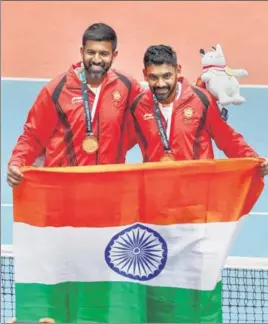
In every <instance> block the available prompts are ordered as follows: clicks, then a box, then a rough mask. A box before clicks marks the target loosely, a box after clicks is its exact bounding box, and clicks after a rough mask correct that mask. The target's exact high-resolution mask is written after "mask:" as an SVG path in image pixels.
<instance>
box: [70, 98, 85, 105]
mask: <svg viewBox="0 0 268 324" xmlns="http://www.w3.org/2000/svg"><path fill="white" fill-rule="evenodd" d="M82 101H83V98H82V97H73V98H72V104H75V103H78V102H82Z"/></svg>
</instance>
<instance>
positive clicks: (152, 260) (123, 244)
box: [105, 224, 168, 281]
mask: <svg viewBox="0 0 268 324" xmlns="http://www.w3.org/2000/svg"><path fill="white" fill-rule="evenodd" d="M167 254H168V248H167V244H166V242H165V240H164V239H163V237H162V236H161V235H160V234H159V233H157V232H156V231H154V230H153V229H151V228H149V227H147V226H144V225H141V224H135V225H133V226H130V227H128V228H126V229H124V230H123V231H121V232H120V233H118V234H116V235H115V236H114V237H112V239H111V240H110V242H109V243H108V245H107V247H106V249H105V261H106V263H107V264H108V266H109V267H110V268H111V269H112V270H114V271H115V272H116V273H118V274H120V275H122V276H124V277H127V278H130V279H134V280H139V281H146V280H150V279H153V278H155V277H156V276H158V275H159V274H160V272H161V271H162V270H163V269H164V267H165V265H166V262H167Z"/></svg>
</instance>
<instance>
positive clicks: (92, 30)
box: [82, 23, 117, 51]
mask: <svg viewBox="0 0 268 324" xmlns="http://www.w3.org/2000/svg"><path fill="white" fill-rule="evenodd" d="M89 40H93V41H110V42H112V48H113V51H115V50H116V47H117V35H116V32H115V31H114V29H113V28H112V27H111V26H108V25H106V24H104V23H96V24H93V25H91V26H89V27H88V28H87V29H86V30H85V32H84V34H83V38H82V44H83V46H85V45H86V42H87V41H89Z"/></svg>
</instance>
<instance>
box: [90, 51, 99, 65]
mask: <svg viewBox="0 0 268 324" xmlns="http://www.w3.org/2000/svg"><path fill="white" fill-rule="evenodd" d="M92 62H93V63H94V64H100V63H101V57H100V55H99V54H98V53H96V54H95V55H94V56H93V58H92Z"/></svg>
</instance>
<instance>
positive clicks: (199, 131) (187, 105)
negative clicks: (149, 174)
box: [131, 78, 258, 162]
mask: <svg viewBox="0 0 268 324" xmlns="http://www.w3.org/2000/svg"><path fill="white" fill-rule="evenodd" d="M181 82H182V90H181V95H180V97H179V98H178V100H176V101H175V102H174V106H173V113H172V121H171V130H170V141H169V142H170V146H171V150H172V153H173V155H174V157H175V159H176V160H192V159H213V158H214V154H213V147H212V139H213V140H214V141H215V143H216V145H217V147H218V148H219V149H220V150H222V151H223V152H224V153H225V155H226V156H227V157H229V158H237V157H258V154H257V153H256V152H255V151H254V150H253V149H252V148H251V147H250V146H249V145H248V144H247V143H246V142H245V140H244V139H243V137H242V135H241V134H239V133H237V132H235V131H234V129H233V128H232V127H231V126H229V125H228V124H227V123H226V122H225V121H224V120H223V119H222V118H221V116H220V111H219V108H218V106H217V104H216V102H215V99H214V98H213V96H211V95H210V94H209V92H208V91H207V90H205V89H202V88H199V87H192V86H191V85H190V84H189V83H188V82H187V80H186V79H185V78H181ZM131 110H132V114H133V117H134V123H135V127H136V131H137V136H138V143H139V146H140V148H141V151H142V154H143V159H144V162H156V161H159V160H160V159H161V158H162V156H163V155H164V147H163V144H162V142H161V138H160V135H159V132H158V128H157V124H156V121H155V119H154V117H153V116H154V114H153V97H152V93H151V91H150V90H146V91H145V92H144V93H141V94H140V95H139V96H138V97H137V98H136V99H135V101H134V104H133V106H132V108H131ZM162 121H163V123H164V125H165V119H164V117H163V116H162Z"/></svg>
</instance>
